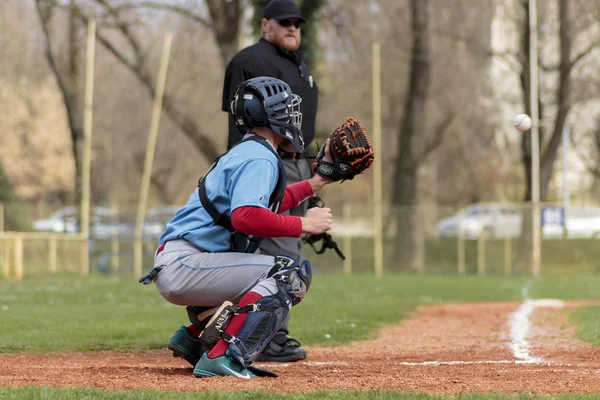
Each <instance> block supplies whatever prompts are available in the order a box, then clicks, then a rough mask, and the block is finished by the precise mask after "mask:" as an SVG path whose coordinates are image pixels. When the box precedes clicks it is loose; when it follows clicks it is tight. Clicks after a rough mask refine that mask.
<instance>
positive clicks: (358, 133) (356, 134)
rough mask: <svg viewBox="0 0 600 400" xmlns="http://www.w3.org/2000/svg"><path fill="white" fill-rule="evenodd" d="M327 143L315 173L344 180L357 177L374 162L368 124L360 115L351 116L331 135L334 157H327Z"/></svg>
mask: <svg viewBox="0 0 600 400" xmlns="http://www.w3.org/2000/svg"><path fill="white" fill-rule="evenodd" d="M325 146H327V141H326V142H325V143H324V144H323V146H321V148H320V149H319V152H318V153H317V156H316V157H315V161H314V162H313V165H312V170H313V173H316V174H319V175H321V176H322V177H323V178H327V179H331V180H332V181H344V180H346V179H354V177H355V176H356V175H358V174H360V173H362V172H364V171H365V170H366V169H367V168H369V167H370V166H371V164H373V159H374V157H375V156H374V155H373V148H372V147H371V142H370V141H369V138H368V137H367V133H366V132H365V130H364V128H363V127H362V125H361V124H360V122H358V121H357V120H356V119H354V118H352V117H348V120H347V121H346V123H345V124H343V125H340V126H339V127H337V128H336V129H335V130H334V131H333V132H332V133H331V135H329V153H330V155H331V158H332V161H331V162H328V161H326V160H325V159H324V158H325Z"/></svg>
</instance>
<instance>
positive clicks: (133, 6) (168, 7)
mask: <svg viewBox="0 0 600 400" xmlns="http://www.w3.org/2000/svg"><path fill="white" fill-rule="evenodd" d="M139 9H153V10H165V11H171V12H173V13H176V14H179V15H182V16H184V17H186V18H190V19H191V20H193V21H196V22H198V23H200V24H202V25H203V26H204V27H205V28H208V29H212V27H211V23H210V21H208V20H206V18H204V17H202V16H200V15H198V14H194V13H193V12H192V11H190V10H187V9H185V8H183V7H178V6H176V5H173V4H158V3H154V2H152V1H138V2H136V3H123V4H119V5H117V6H115V7H113V8H112V10H113V11H114V12H116V13H117V14H119V13H120V12H121V11H127V10H139Z"/></svg>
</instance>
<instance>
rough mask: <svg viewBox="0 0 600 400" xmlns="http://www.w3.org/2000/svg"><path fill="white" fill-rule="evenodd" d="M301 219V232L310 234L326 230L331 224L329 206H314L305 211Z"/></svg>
mask: <svg viewBox="0 0 600 400" xmlns="http://www.w3.org/2000/svg"><path fill="white" fill-rule="evenodd" d="M301 220H302V233H308V234H311V235H320V234H321V233H323V232H327V231H328V230H330V229H331V228H332V226H333V215H332V214H331V208H327V207H323V208H319V207H314V208H311V209H309V210H308V211H307V212H306V216H305V217H302V218H301Z"/></svg>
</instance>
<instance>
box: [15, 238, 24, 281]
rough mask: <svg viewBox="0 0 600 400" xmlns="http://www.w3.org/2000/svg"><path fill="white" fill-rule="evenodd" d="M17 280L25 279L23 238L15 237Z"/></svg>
mask: <svg viewBox="0 0 600 400" xmlns="http://www.w3.org/2000/svg"><path fill="white" fill-rule="evenodd" d="M15 278H17V279H19V280H21V279H23V236H22V235H19V234H17V235H15Z"/></svg>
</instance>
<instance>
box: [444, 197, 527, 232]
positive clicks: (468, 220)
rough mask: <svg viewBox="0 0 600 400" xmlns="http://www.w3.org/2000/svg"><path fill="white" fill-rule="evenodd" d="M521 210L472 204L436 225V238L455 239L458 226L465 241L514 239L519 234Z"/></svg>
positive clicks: (514, 207)
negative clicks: (482, 237)
mask: <svg viewBox="0 0 600 400" xmlns="http://www.w3.org/2000/svg"><path fill="white" fill-rule="evenodd" d="M521 220H522V216H521V209H520V208H519V207H517V206H514V205H510V204H474V205H471V206H469V207H466V208H464V209H463V210H460V211H459V212H457V213H456V214H454V215H453V216H452V217H449V218H445V219H443V220H441V221H440V222H439V223H438V226H437V235H438V237H456V236H457V235H458V228H459V226H460V228H461V231H462V234H463V237H464V238H465V239H476V238H478V237H479V236H480V235H482V234H483V235H484V236H485V237H486V238H504V237H515V236H518V235H519V234H520V232H521Z"/></svg>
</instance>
